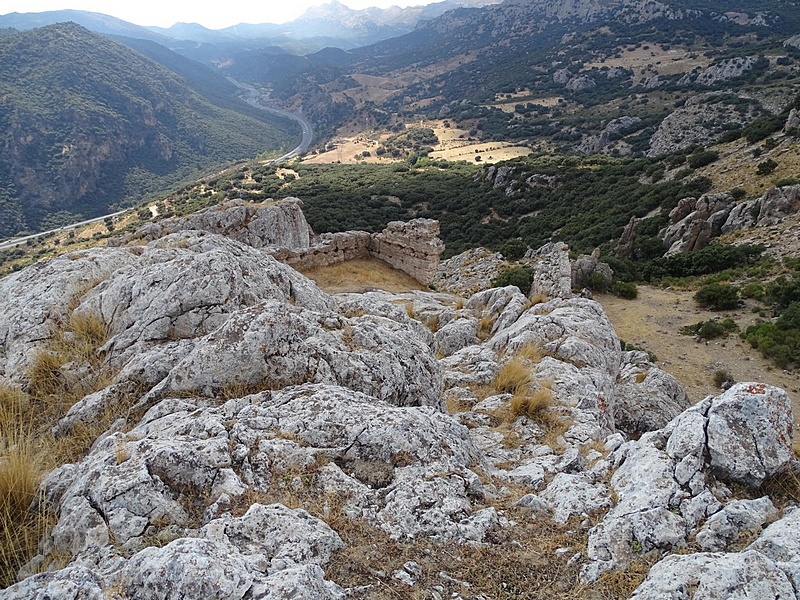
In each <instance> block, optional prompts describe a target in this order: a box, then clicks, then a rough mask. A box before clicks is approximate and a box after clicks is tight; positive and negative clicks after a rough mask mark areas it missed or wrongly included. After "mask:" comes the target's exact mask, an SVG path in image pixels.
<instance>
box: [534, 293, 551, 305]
mask: <svg viewBox="0 0 800 600" xmlns="http://www.w3.org/2000/svg"><path fill="white" fill-rule="evenodd" d="M547 301H548V297H547V295H546V294H536V295H535V296H532V297H531V298H530V303H531V306H536V305H537V304H544V303H545V302H547Z"/></svg>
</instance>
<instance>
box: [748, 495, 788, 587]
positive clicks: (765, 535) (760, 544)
mask: <svg viewBox="0 0 800 600" xmlns="http://www.w3.org/2000/svg"><path fill="white" fill-rule="evenodd" d="M747 550H755V551H757V552H760V553H761V554H763V555H764V556H766V557H768V558H769V559H771V560H773V561H775V564H777V565H778V567H779V568H780V569H781V570H783V572H784V573H786V575H787V576H788V577H789V579H790V580H791V581H792V584H793V585H794V589H795V591H798V590H800V509H798V508H797V507H794V508H790V509H789V510H787V511H786V514H784V515H783V517H782V518H780V519H778V520H777V521H775V522H774V523H772V524H771V525H769V526H768V527H767V528H766V529H764V531H763V532H762V533H761V535H760V536H758V539H756V541H754V542H753V543H752V544H750V545H749V546H748V547H747Z"/></svg>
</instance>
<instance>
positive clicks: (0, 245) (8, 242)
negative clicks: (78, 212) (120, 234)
mask: <svg viewBox="0 0 800 600" xmlns="http://www.w3.org/2000/svg"><path fill="white" fill-rule="evenodd" d="M126 212H128V211H127V210H119V211H117V212H114V213H110V214H107V215H103V216H102V217H95V218H94V219H87V220H85V221H81V222H80V223H71V224H69V225H64V226H63V227H59V228H58V229H51V230H50V231H40V232H39V233H32V234H31V235H26V236H25V237H19V238H14V239H11V240H6V241H5V242H0V250H5V249H6V248H13V247H14V246H19V245H20V244H24V243H25V242H27V241H28V240H33V239H36V238H38V237H42V236H43V235H47V234H49V233H58V232H59V231H69V230H70V229H77V228H78V227H83V226H84V225H91V224H92V223H98V222H99V221H104V220H105V219H107V218H108V217H116V216H117V215H124V214H125V213H126Z"/></svg>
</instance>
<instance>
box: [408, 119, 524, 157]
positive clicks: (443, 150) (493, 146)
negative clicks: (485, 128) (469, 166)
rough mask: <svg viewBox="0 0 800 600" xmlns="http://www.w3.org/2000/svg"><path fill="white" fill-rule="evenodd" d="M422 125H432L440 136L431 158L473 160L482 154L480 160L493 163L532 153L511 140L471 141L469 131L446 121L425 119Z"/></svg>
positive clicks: (437, 135)
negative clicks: (452, 125)
mask: <svg viewBox="0 0 800 600" xmlns="http://www.w3.org/2000/svg"><path fill="white" fill-rule="evenodd" d="M420 126H421V127H430V128H431V129H433V131H434V133H435V134H436V137H438V138H439V145H438V146H436V147H435V148H434V152H432V153H431V158H444V159H446V160H466V161H470V162H473V161H475V157H476V156H480V161H479V162H484V163H490V164H491V163H496V162H500V161H501V160H509V159H511V158H516V157H518V156H527V155H528V154H530V153H531V151H530V149H529V148H526V147H524V146H515V145H514V144H512V143H510V142H470V141H469V140H467V138H468V137H469V132H468V131H465V130H463V129H458V128H455V127H445V126H444V121H425V122H423V123H420ZM462 136H463V137H462Z"/></svg>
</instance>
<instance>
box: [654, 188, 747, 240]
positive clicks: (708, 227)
mask: <svg viewBox="0 0 800 600" xmlns="http://www.w3.org/2000/svg"><path fill="white" fill-rule="evenodd" d="M735 204H736V201H735V200H734V199H733V197H732V196H731V195H730V194H704V195H703V196H701V197H700V198H684V199H683V200H681V201H680V202H679V203H678V206H676V207H675V208H673V209H672V211H671V212H670V213H669V221H670V222H669V225H668V226H667V227H665V228H664V229H662V230H661V231H659V232H658V237H660V238H661V239H662V240H663V241H664V245H665V246H666V247H667V248H668V250H667V255H670V254H677V253H679V252H691V251H692V250H699V249H700V248H704V247H705V246H707V245H708V244H709V242H710V241H711V239H712V238H713V237H715V236H718V235H719V234H720V233H721V232H722V228H723V226H724V225H725V222H726V221H727V219H728V216H729V215H730V213H731V210H732V209H733V207H734V205H735Z"/></svg>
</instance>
